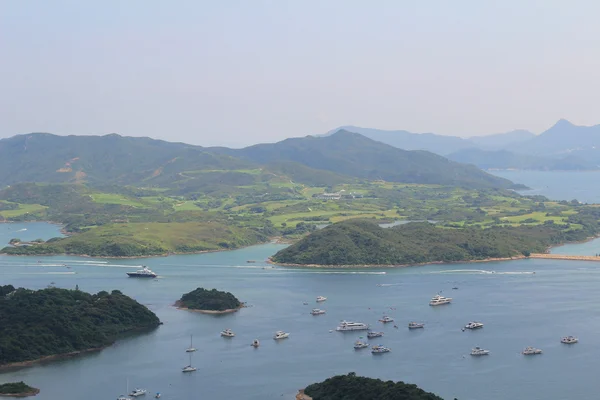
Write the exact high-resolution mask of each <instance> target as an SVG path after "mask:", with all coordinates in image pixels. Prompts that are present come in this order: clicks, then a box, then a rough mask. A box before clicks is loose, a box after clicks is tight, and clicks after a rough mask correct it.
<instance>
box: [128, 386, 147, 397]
mask: <svg viewBox="0 0 600 400" xmlns="http://www.w3.org/2000/svg"><path fill="white" fill-rule="evenodd" d="M145 394H146V389H140V388H136V389H133V390H132V391H131V393H129V395H130V396H133V397H138V396H144V395H145Z"/></svg>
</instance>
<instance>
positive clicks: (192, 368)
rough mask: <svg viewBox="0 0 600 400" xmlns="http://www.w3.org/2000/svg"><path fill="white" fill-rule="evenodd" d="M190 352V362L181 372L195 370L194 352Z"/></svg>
mask: <svg viewBox="0 0 600 400" xmlns="http://www.w3.org/2000/svg"><path fill="white" fill-rule="evenodd" d="M189 354H190V363H189V364H188V365H186V366H185V367H183V368H182V369H181V372H194V371H195V370H196V367H192V353H189Z"/></svg>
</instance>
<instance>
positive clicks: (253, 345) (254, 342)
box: [252, 339, 260, 348]
mask: <svg viewBox="0 0 600 400" xmlns="http://www.w3.org/2000/svg"><path fill="white" fill-rule="evenodd" d="M258 346H260V342H259V341H258V339H254V340H253V341H252V347H254V348H257V347H258Z"/></svg>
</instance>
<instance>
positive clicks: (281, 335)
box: [273, 331, 290, 340]
mask: <svg viewBox="0 0 600 400" xmlns="http://www.w3.org/2000/svg"><path fill="white" fill-rule="evenodd" d="M289 336H290V334H289V333H287V332H284V331H277V332H275V335H274V336H273V339H275V340H280V339H286V338H287V337H289Z"/></svg>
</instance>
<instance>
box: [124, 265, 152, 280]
mask: <svg viewBox="0 0 600 400" xmlns="http://www.w3.org/2000/svg"><path fill="white" fill-rule="evenodd" d="M127 275H128V276H129V277H131V278H156V277H157V276H158V275H156V274H155V273H154V272H152V271H151V270H150V269H149V268H148V267H146V266H145V265H142V269H138V270H137V271H135V272H127Z"/></svg>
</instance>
